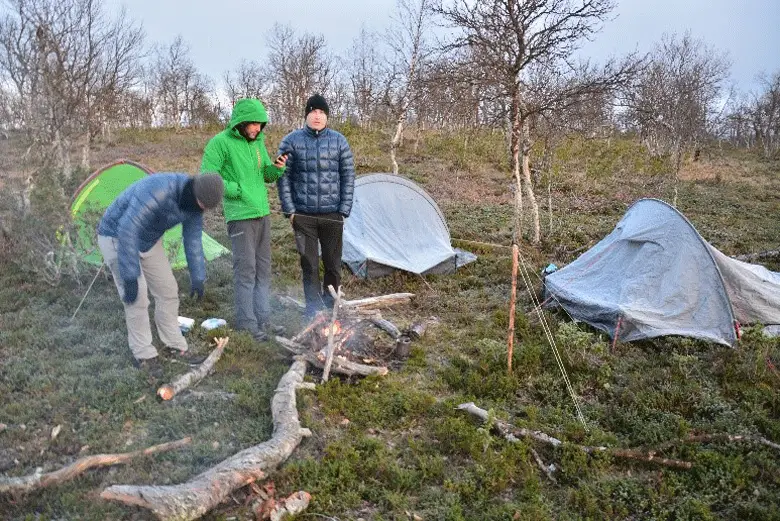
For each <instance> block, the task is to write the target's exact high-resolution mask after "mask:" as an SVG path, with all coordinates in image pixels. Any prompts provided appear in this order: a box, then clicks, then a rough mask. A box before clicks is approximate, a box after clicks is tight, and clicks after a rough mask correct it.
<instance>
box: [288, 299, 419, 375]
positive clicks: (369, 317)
mask: <svg viewBox="0 0 780 521" xmlns="http://www.w3.org/2000/svg"><path fill="white" fill-rule="evenodd" d="M331 293H332V295H333V297H334V301H335V305H334V309H333V310H332V311H330V310H329V311H321V312H320V313H318V314H317V315H315V317H314V318H313V319H312V321H311V322H309V324H307V325H306V327H305V328H304V329H303V330H302V331H301V332H300V333H298V334H296V335H295V336H293V337H292V338H291V339H287V338H283V337H277V341H278V342H279V343H280V344H282V345H283V346H284V347H285V348H286V349H287V350H288V351H290V352H292V353H294V354H296V355H298V356H302V357H304V359H305V360H306V361H308V362H309V363H311V364H312V365H314V366H316V367H319V368H320V369H323V381H325V380H326V378H327V376H326V375H327V374H328V366H329V364H328V361H329V355H330V357H331V363H332V364H333V366H334V371H336V372H339V373H341V374H347V375H351V374H363V375H365V374H374V373H377V372H378V373H379V374H385V373H386V372H387V368H386V367H382V366H380V365H376V366H375V365H365V364H381V363H382V362H383V361H387V360H389V359H400V358H405V357H407V356H408V354H409V349H408V348H409V345H408V342H409V339H408V336H404V334H403V333H402V332H401V330H400V329H399V328H398V327H397V326H396V325H395V324H393V323H392V322H390V321H389V320H386V319H384V318H382V316H381V313H380V311H379V308H381V307H387V306H391V305H394V304H399V303H406V302H409V301H410V299H411V298H412V297H413V296H414V295H413V294H411V293H398V294H392V295H380V296H377V297H370V298H366V299H358V300H344V299H343V295H342V294H340V293H337V292H336V291H335V290H333V291H332V292H331ZM426 324H427V323H423V324H421V325H418V326H417V328H415V333H417V338H419V336H421V335H422V334H423V333H424V328H425V325H426ZM377 328H379V330H381V331H383V332H385V333H387V335H384V334H380V332H379V331H378V330H377ZM388 337H389V338H388ZM402 337H404V338H406V343H405V345H404V346H402V347H401V348H399V347H398V346H397V343H398V340H399V339H401V338H402ZM404 348H405V349H404Z"/></svg>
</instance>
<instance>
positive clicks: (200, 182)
mask: <svg viewBox="0 0 780 521" xmlns="http://www.w3.org/2000/svg"><path fill="white" fill-rule="evenodd" d="M192 192H193V194H194V195H195V198H196V199H197V200H198V201H200V204H202V205H203V207H204V208H205V209H207V210H208V209H210V208H214V207H215V206H217V205H218V204H219V203H220V201H222V194H223V193H224V192H225V185H224V183H223V182H222V177H221V176H220V175H219V174H203V175H197V176H195V179H194V181H193V183H192Z"/></svg>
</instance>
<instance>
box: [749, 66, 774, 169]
mask: <svg viewBox="0 0 780 521" xmlns="http://www.w3.org/2000/svg"><path fill="white" fill-rule="evenodd" d="M759 80H760V82H761V87H762V89H763V90H762V92H759V93H758V94H756V95H754V97H753V100H752V102H751V103H750V105H749V108H748V110H749V112H748V114H749V117H750V124H751V126H752V128H753V133H754V136H755V141H756V143H757V144H758V145H760V146H761V149H762V151H763V153H764V156H765V157H767V158H770V157H773V156H774V155H776V154H777V153H778V151H780V71H777V72H775V73H774V74H773V75H772V76H766V75H762V76H760V77H759Z"/></svg>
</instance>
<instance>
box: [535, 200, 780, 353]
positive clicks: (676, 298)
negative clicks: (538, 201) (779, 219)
mask: <svg viewBox="0 0 780 521" xmlns="http://www.w3.org/2000/svg"><path fill="white" fill-rule="evenodd" d="M545 290H546V292H547V296H548V297H549V300H548V302H549V303H550V304H551V305H560V306H562V307H563V308H564V309H565V310H566V311H567V312H568V313H569V314H570V315H571V316H572V317H573V318H574V319H576V320H581V321H583V322H586V323H588V324H590V325H592V326H594V327H596V328H598V329H601V330H603V331H606V332H607V333H608V334H609V335H610V336H612V337H613V338H614V336H615V334H616V333H617V334H618V336H619V338H620V339H621V340H624V341H632V340H639V339H643V338H651V337H657V336H665V335H681V336H689V337H694V338H700V339H704V340H708V341H711V342H715V343H719V344H725V345H729V346H734V345H735V344H736V342H737V338H738V324H751V323H762V324H764V325H766V324H779V323H780V273H775V272H772V271H769V270H767V269H766V268H764V267H763V266H758V265H755V264H748V263H746V262H742V261H739V260H736V259H733V258H731V257H728V256H726V255H724V254H723V253H721V252H720V251H718V250H717V249H716V248H715V247H713V246H712V245H711V244H709V243H708V242H707V241H705V240H704V239H703V238H702V237H701V236H700V235H699V233H698V232H697V231H696V229H695V228H694V227H693V225H692V224H691V223H690V222H689V221H688V220H687V219H686V218H685V217H684V216H683V215H682V214H681V213H680V212H678V211H677V210H676V209H674V208H673V207H671V206H670V205H668V204H667V203H665V202H663V201H659V200H656V199H641V200H639V201H637V202H636V203H634V204H633V205H632V206H631V207H630V208H629V209H628V211H627V212H626V214H625V215H624V216H623V218H622V219H621V220H620V222H618V224H617V225H616V226H615V229H614V230H613V231H612V233H610V234H609V235H608V236H607V237H605V238H604V239H603V240H601V241H600V242H599V243H598V244H596V245H595V246H594V247H593V248H591V249H590V250H588V251H587V252H585V253H584V254H582V255H581V256H580V257H579V258H577V259H576V260H575V261H574V262H572V263H571V264H569V265H568V266H565V267H564V268H562V269H560V270H558V271H555V272H553V273H551V274H550V275H548V276H547V277H546V278H545Z"/></svg>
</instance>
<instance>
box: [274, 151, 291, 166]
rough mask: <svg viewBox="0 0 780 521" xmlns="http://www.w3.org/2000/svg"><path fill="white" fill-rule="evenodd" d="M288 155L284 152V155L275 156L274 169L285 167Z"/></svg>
mask: <svg viewBox="0 0 780 521" xmlns="http://www.w3.org/2000/svg"><path fill="white" fill-rule="evenodd" d="M289 155H290V153H289V152H285V153H284V154H281V155H279V156H277V157H276V160H275V161H274V166H275V167H276V168H284V167H285V166H286V165H287V158H288V157H289Z"/></svg>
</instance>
